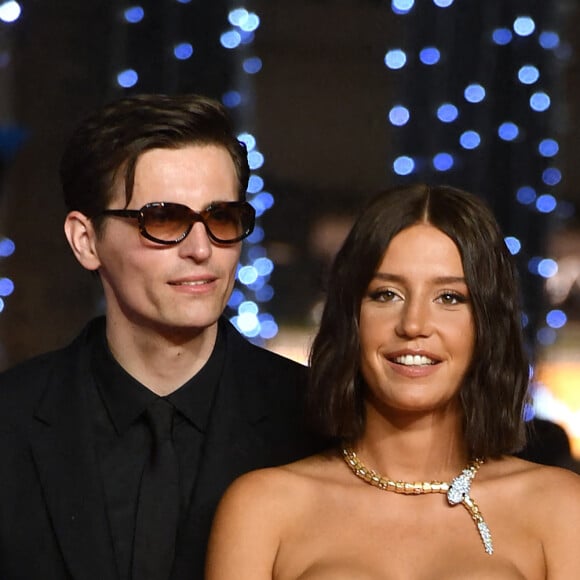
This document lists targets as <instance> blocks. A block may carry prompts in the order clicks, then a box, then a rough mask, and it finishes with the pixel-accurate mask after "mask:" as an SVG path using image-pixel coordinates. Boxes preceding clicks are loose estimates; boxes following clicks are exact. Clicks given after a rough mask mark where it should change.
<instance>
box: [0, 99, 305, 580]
mask: <svg viewBox="0 0 580 580" xmlns="http://www.w3.org/2000/svg"><path fill="white" fill-rule="evenodd" d="M248 177H249V168H248V163H247V158H246V151H245V147H244V146H243V144H242V143H240V142H239V141H238V140H237V139H236V137H235V135H234V134H233V131H232V126H231V123H230V120H229V119H228V117H227V115H226V113H225V112H224V110H223V108H222V107H221V106H220V105H219V104H218V103H216V102H214V101H212V100H210V99H207V98H204V97H199V96H187V95H181V96H175V97H169V96H161V95H142V96H136V97H129V98H125V99H122V100H120V101H117V102H115V103H112V104H110V105H108V106H106V107H105V108H104V109H103V110H101V111H99V112H97V113H96V114H94V115H93V116H92V117H90V118H89V119H88V120H86V121H85V122H84V123H83V124H82V125H81V126H80V127H79V128H78V130H77V131H76V132H75V133H74V134H73V136H72V138H71V140H70V142H69V144H68V146H67V148H66V150H65V153H64V156H63V159H62V165H61V180H62V186H63V191H64V196H65V200H66V203H67V206H68V210H69V211H68V214H67V216H66V219H65V234H66V237H67V239H68V242H69V244H70V246H71V249H72V251H73V253H74V255H75V257H76V258H77V260H78V261H79V262H80V264H81V265H82V266H83V267H84V268H86V269H87V270H90V271H93V272H97V273H98V275H99V276H100V279H101V281H102V285H103V290H104V297H105V303H106V308H105V310H106V312H105V313H106V316H105V317H103V318H98V319H96V320H93V321H92V322H91V323H89V325H88V326H87V327H86V328H85V329H84V331H83V332H82V333H81V334H80V336H79V337H77V338H76V340H75V341H74V342H73V343H72V344H71V345H69V346H68V347H66V348H64V349H62V350H60V351H56V352H54V353H49V354H46V355H43V356H40V357H37V358H35V359H32V360H31V361H28V362H25V363H23V364H21V365H19V366H17V367H15V368H14V369H11V370H9V371H7V372H5V373H4V374H3V375H2V376H1V377H0V458H1V460H2V464H3V468H2V474H1V475H0V578H2V580H13V579H17V578H18V579H26V580H33V579H40V578H42V579H51V580H52V579H55V580H60V579H71V578H72V579H75V580H76V579H78V580H81V579H82V580H89V579H93V580H109V579H119V580H148V579H151V580H153V579H155V580H166V579H169V578H171V579H182V578H183V579H185V578H187V579H189V580H191V579H196V578H202V577H203V562H204V554H205V548H206V541H207V535H208V533H209V527H210V525H211V519H212V516H213V512H214V509H215V506H216V504H217V502H218V500H219V498H220V496H221V494H222V493H223V491H224V489H225V488H226V486H227V485H228V484H229V483H230V482H231V481H232V480H233V479H234V478H235V477H237V476H238V475H240V474H242V473H244V472H246V471H249V470H251V469H255V468H259V467H263V466H268V465H274V464H279V463H284V462H288V461H291V460H294V459H296V458H298V457H300V456H302V455H305V454H307V453H310V452H312V451H313V450H314V448H313V442H312V441H311V439H310V437H309V436H308V434H307V433H306V430H305V429H304V428H303V427H302V421H301V412H300V391H301V387H302V385H303V383H304V380H305V374H304V370H305V369H304V367H302V366H300V365H298V364H296V363H293V362H291V361H289V360H287V359H284V358H282V357H279V356H277V355H274V354H272V353H269V352H267V351H265V350H263V349H259V348H257V347H255V346H253V345H251V344H249V343H248V342H246V341H245V340H244V339H243V338H242V337H241V336H240V335H239V334H238V333H237V332H236V331H235V329H234V328H233V327H232V326H231V325H230V324H229V322H227V321H226V320H225V319H224V317H223V315H222V313H223V311H224V308H225V306H226V303H227V301H228V299H229V296H230V293H231V291H232V288H233V285H234V281H235V272H236V265H237V262H238V259H239V256H240V248H241V240H242V239H243V238H245V237H246V236H247V235H249V234H250V233H251V231H252V229H253V225H254V211H253V208H252V207H251V205H250V204H249V203H247V202H246V201H245V192H246V187H247V183H248ZM156 417H163V418H161V419H158V418H156ZM159 421H160V422H159ZM161 424H163V426H160V425H161ZM164 478H165V479H164Z"/></svg>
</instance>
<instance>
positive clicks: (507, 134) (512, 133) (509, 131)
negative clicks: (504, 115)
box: [497, 121, 520, 141]
mask: <svg viewBox="0 0 580 580" xmlns="http://www.w3.org/2000/svg"><path fill="white" fill-rule="evenodd" d="M519 133H520V129H519V127H518V126H517V125H516V124H515V123H512V122H511V121H506V122H505V123H502V124H501V125H500V126H499V127H498V130H497V134H498V135H499V137H500V139H503V140H504V141H513V140H514V139H516V138H517V136H518V135H519Z"/></svg>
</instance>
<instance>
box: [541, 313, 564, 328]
mask: <svg viewBox="0 0 580 580" xmlns="http://www.w3.org/2000/svg"><path fill="white" fill-rule="evenodd" d="M567 322H568V317H567V316H566V313H565V312H564V311H562V310H558V309H555V310H550V312H548V314H546V323H547V324H548V326H549V327H550V328H562V327H563V326H564V325H565V324H566V323H567Z"/></svg>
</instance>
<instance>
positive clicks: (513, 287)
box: [307, 184, 529, 458]
mask: <svg viewBox="0 0 580 580" xmlns="http://www.w3.org/2000/svg"><path fill="white" fill-rule="evenodd" d="M416 223H429V224H431V225H433V226H435V227H436V228H438V229H439V230H441V231H442V232H444V233H445V234H446V235H447V236H449V237H450V238H451V239H452V240H453V241H454V242H455V244H456V245H457V247H458V249H459V252H460V254H461V260H462V263H463V270H464V273H465V279H466V282H467V286H468V288H469V292H470V295H471V303H472V308H473V317H474V320H475V327H476V338H475V346H474V354H473V360H472V362H471V365H470V367H469V369H468V371H467V373H466V376H465V380H464V383H463V385H462V388H461V391H460V399H461V405H462V408H463V414H464V438H465V443H466V445H467V449H468V451H469V453H470V454H471V455H472V456H474V457H484V458H485V457H498V456H500V455H502V454H505V453H512V452H514V451H516V450H518V449H519V448H521V447H522V445H523V443H524V420H523V408H524V404H525V402H526V401H527V396H528V378H529V367H528V360H527V356H526V352H525V347H524V342H523V336H522V329H521V317H520V308H519V301H520V294H519V288H518V282H517V273H516V270H515V266H514V264H513V262H512V259H511V255H510V253H509V252H508V250H507V248H506V245H505V243H504V239H503V236H502V234H501V232H500V229H499V226H498V224H497V222H496V220H495V218H494V216H493V214H492V213H491V211H490V210H489V209H488V207H487V206H486V205H485V204H484V203H483V201H481V200H480V199H478V198H477V197H476V196H475V195H472V194H470V193H467V192H464V191H461V190H458V189H455V188H452V187H447V186H437V187H429V186H427V185H422V184H420V185H412V186H402V187H394V188H391V189H389V190H387V191H384V192H382V193H380V194H379V195H377V196H375V197H374V198H373V199H372V200H371V201H370V203H368V204H367V205H366V207H365V208H364V209H363V211H362V212H361V214H360V215H359V217H358V218H357V220H356V221H355V223H354V225H353V227H352V229H351V231H350V233H349V235H348V237H347V238H346V240H345V242H344V244H343V245H342V248H341V249H340V250H339V252H338V254H337V255H336V258H335V260H334V262H333V265H332V268H331V271H330V276H329V280H328V291H327V297H326V304H325V307H324V311H323V314H322V319H321V323H320V328H319V330H318V333H317V335H316V337H315V339H314V342H313V345H312V349H311V353H310V365H311V381H310V387H309V391H308V399H307V401H308V410H309V415H310V417H311V419H312V422H313V424H314V427H315V428H316V430H317V431H318V432H319V433H321V434H322V435H323V436H324V437H326V438H329V439H330V440H334V441H354V440H356V439H357V438H359V437H360V436H361V435H362V432H363V429H364V425H365V412H364V401H363V398H364V389H365V386H364V382H363V379H362V377H361V374H360V342H359V315H360V307H361V301H362V298H363V296H364V294H365V292H366V290H367V288H368V285H369V283H370V281H371V279H372V277H373V275H374V273H375V272H376V269H377V268H378V266H379V264H380V262H381V260H382V258H383V255H384V253H385V251H386V249H387V247H388V245H389V243H390V242H391V240H392V239H393V237H394V236H396V235H397V234H398V233H399V232H400V231H402V230H404V229H405V228H408V227H409V226H412V225H414V224H416Z"/></svg>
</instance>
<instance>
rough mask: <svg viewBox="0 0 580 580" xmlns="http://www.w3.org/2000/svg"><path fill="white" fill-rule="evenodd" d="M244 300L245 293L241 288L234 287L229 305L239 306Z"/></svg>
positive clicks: (232, 306) (231, 306)
mask: <svg viewBox="0 0 580 580" xmlns="http://www.w3.org/2000/svg"><path fill="white" fill-rule="evenodd" d="M243 300H244V293H243V292H242V291H241V290H240V289H239V288H234V290H233V292H232V294H231V296H230V299H229V300H228V306H229V307H230V308H237V307H238V306H239V305H240V304H241V303H242V302H243Z"/></svg>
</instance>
